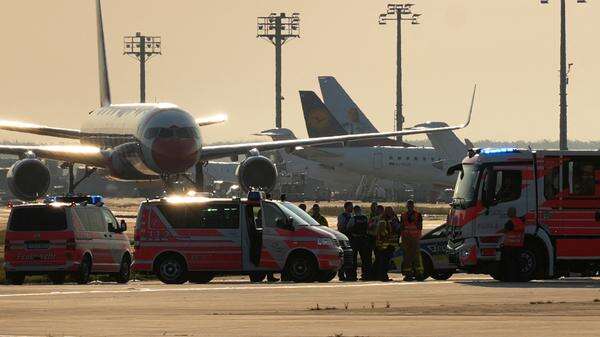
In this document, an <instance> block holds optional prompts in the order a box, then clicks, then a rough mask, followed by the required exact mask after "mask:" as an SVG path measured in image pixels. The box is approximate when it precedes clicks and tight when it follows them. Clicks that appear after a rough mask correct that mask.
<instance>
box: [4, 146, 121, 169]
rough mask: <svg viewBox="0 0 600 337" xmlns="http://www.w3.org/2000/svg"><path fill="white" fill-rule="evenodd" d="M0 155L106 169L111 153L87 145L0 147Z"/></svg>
mask: <svg viewBox="0 0 600 337" xmlns="http://www.w3.org/2000/svg"><path fill="white" fill-rule="evenodd" d="M0 153H2V154H12V155H17V156H19V157H22V156H25V155H27V154H28V153H32V154H34V155H35V156H36V157H39V158H47V159H55V160H61V161H66V162H75V163H81V164H85V165H89V166H94V167H106V163H107V158H108V155H109V153H108V152H106V151H104V150H101V149H100V148H98V147H95V146H86V145H31V146H30V145H0Z"/></svg>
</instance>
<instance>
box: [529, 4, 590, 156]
mask: <svg viewBox="0 0 600 337" xmlns="http://www.w3.org/2000/svg"><path fill="white" fill-rule="evenodd" d="M540 2H541V3H542V4H544V5H546V4H548V2H549V0H541V1H540ZM585 2H586V0H577V3H585ZM568 71H569V69H568V68H567V15H566V0H560V88H559V90H560V122H559V124H560V134H559V147H560V149H561V150H568V148H569V143H568V137H567V84H568V83H569V78H568Z"/></svg>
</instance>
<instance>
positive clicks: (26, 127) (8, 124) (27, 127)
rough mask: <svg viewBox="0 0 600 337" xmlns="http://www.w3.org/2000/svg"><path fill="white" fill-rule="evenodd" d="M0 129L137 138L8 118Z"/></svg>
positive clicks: (72, 136) (77, 136)
mask: <svg viewBox="0 0 600 337" xmlns="http://www.w3.org/2000/svg"><path fill="white" fill-rule="evenodd" d="M0 130H6V131H15V132H23V133H29V134H33V135H40V136H50V137H57V138H66V139H81V138H92V137H98V136H102V137H114V138H119V139H123V138H127V139H129V138H131V139H132V140H134V139H135V137H134V136H133V135H122V134H114V135H111V134H104V133H103V134H98V133H91V132H82V131H81V130H77V129H66V128H55V127H51V126H45V125H39V124H32V123H26V122H18V121H7V120H0Z"/></svg>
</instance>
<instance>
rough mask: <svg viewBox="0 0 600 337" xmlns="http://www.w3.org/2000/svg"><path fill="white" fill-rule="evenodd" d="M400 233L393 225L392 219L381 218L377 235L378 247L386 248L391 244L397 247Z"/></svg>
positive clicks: (376, 243) (376, 242)
mask: <svg viewBox="0 0 600 337" xmlns="http://www.w3.org/2000/svg"><path fill="white" fill-rule="evenodd" d="M398 241H399V240H398V234H397V232H396V231H395V230H394V228H393V227H392V224H391V223H390V221H386V220H383V219H382V220H379V223H378V224H377V235H376V236H375V245H376V246H377V248H380V249H385V248H388V247H390V246H392V247H394V248H396V247H398V246H399V244H398Z"/></svg>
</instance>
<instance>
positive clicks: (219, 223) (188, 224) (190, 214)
mask: <svg viewBox="0 0 600 337" xmlns="http://www.w3.org/2000/svg"><path fill="white" fill-rule="evenodd" d="M158 209H160V211H161V212H162V214H163V215H164V216H165V218H167V221H168V222H169V224H170V225H171V226H172V227H173V228H189V229H198V228H232V229H233V228H239V209H238V205H236V204H216V205H215V204H209V205H206V204H198V205H195V204H194V205H191V204H187V205H185V204H179V205H178V204H164V205H159V206H158Z"/></svg>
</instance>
